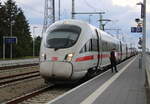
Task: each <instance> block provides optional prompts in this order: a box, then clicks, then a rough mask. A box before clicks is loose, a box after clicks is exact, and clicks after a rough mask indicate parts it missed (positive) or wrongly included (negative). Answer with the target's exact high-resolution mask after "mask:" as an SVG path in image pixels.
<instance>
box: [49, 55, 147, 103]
mask: <svg viewBox="0 0 150 104" xmlns="http://www.w3.org/2000/svg"><path fill="white" fill-rule="evenodd" d="M117 68H118V73H112V72H111V70H108V71H107V72H105V73H103V74H101V75H98V76H96V77H94V78H93V79H91V80H89V81H87V82H85V83H83V84H82V85H80V86H78V87H76V88H74V89H72V90H70V91H69V92H67V93H65V94H63V95H61V96H59V97H58V98H56V99H54V100H52V101H50V102H48V104H148V103H147V96H146V90H145V87H144V84H145V71H144V70H142V69H139V57H138V56H135V57H132V58H130V59H128V60H126V61H124V62H122V63H121V64H119V65H117Z"/></svg>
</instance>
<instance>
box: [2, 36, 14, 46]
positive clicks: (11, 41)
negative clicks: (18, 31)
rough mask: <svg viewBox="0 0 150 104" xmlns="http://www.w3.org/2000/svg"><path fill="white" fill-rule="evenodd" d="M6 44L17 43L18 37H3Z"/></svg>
mask: <svg viewBox="0 0 150 104" xmlns="http://www.w3.org/2000/svg"><path fill="white" fill-rule="evenodd" d="M3 39H4V40H3V42H4V43H5V44H17V37H3Z"/></svg>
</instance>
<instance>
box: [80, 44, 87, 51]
mask: <svg viewBox="0 0 150 104" xmlns="http://www.w3.org/2000/svg"><path fill="white" fill-rule="evenodd" d="M85 49H86V48H85V45H84V46H83V47H82V48H81V50H80V53H84V52H85V51H86V50H85Z"/></svg>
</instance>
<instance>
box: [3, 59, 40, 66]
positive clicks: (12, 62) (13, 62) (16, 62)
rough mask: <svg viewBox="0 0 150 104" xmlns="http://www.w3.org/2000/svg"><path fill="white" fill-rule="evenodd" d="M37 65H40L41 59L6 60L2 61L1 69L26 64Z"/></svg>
mask: <svg viewBox="0 0 150 104" xmlns="http://www.w3.org/2000/svg"><path fill="white" fill-rule="evenodd" d="M36 63H39V58H31V59H18V60H6V61H2V60H1V61H0V67H5V66H6V67H7V66H16V65H26V64H36Z"/></svg>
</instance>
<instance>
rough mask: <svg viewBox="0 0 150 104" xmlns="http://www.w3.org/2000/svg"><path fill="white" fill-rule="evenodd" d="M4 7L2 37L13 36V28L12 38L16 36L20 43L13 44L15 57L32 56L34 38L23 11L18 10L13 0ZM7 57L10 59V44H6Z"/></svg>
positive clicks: (9, 0)
mask: <svg viewBox="0 0 150 104" xmlns="http://www.w3.org/2000/svg"><path fill="white" fill-rule="evenodd" d="M2 7H3V8H4V11H3V14H2V17H3V18H2V19H3V20H2V23H3V25H2V26H3V29H2V30H0V34H2V35H1V37H2V36H11V28H12V36H16V37H17V39H18V43H17V44H13V57H23V56H31V55H32V37H31V35H30V27H29V24H28V21H27V20H26V17H25V16H24V13H23V11H22V9H21V8H18V7H17V5H16V3H15V2H14V1H13V0H8V1H7V2H5V3H4V5H3V6H2ZM0 14H1V13H0ZM0 16H1V15H0ZM0 18H1V17H0ZM1 41H2V40H1ZM6 57H10V44H6Z"/></svg>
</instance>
